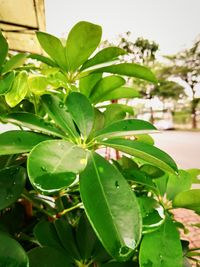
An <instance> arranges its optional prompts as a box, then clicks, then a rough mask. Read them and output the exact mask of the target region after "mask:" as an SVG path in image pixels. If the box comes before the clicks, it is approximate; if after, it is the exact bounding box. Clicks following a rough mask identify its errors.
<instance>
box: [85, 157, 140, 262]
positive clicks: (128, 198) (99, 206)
mask: <svg viewBox="0 0 200 267" xmlns="http://www.w3.org/2000/svg"><path fill="white" fill-rule="evenodd" d="M108 178H109V179H108ZM80 192H81V199H82V201H83V204H84V207H85V211H86V214H87V216H88V218H89V221H90V223H91V225H92V227H93V228H94V230H95V232H96V234H97V236H98V238H99V239H100V241H101V242H102V244H103V245H104V247H105V248H106V250H107V251H108V252H109V253H110V254H111V255H112V256H113V257H114V258H115V259H117V260H119V261H124V260H127V259H128V258H129V257H130V256H131V254H132V252H133V250H134V249H135V247H136V246H137V245H138V243H139V240H140V237H141V226H142V225H141V214H140V210H139V206H138V203H137V200H136V197H135V195H134V193H133V192H132V191H131V189H130V187H129V186H128V184H127V182H126V181H125V179H124V177H123V176H122V175H121V174H120V172H119V171H118V170H117V169H116V168H115V167H113V166H112V165H111V164H110V163H109V162H108V161H106V160H105V159H104V158H102V157H101V156H99V155H98V154H96V153H91V155H90V158H89V161H88V165H87V167H86V169H85V170H84V171H83V172H82V173H81V174H80ZM94 192H95V193H94ZM97 211H98V212H97ZM122 211H123V212H122Z"/></svg>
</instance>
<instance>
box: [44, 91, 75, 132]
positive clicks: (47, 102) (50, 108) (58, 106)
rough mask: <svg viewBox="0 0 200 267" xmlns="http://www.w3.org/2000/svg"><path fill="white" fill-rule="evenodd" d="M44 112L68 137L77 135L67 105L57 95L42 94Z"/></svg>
mask: <svg viewBox="0 0 200 267" xmlns="http://www.w3.org/2000/svg"><path fill="white" fill-rule="evenodd" d="M42 101H43V104H44V107H45V109H46V112H47V113H48V115H49V116H50V118H51V119H53V120H54V121H55V123H56V124H57V125H58V126H59V127H60V128H61V129H62V130H63V131H64V132H65V133H66V134H67V135H69V136H70V137H77V136H78V133H77V131H76V129H75V125H74V123H73V121H72V118H71V115H70V114H69V112H68V109H67V106H66V104H65V103H64V102H62V101H61V100H60V99H59V97H57V96H54V95H44V96H42Z"/></svg>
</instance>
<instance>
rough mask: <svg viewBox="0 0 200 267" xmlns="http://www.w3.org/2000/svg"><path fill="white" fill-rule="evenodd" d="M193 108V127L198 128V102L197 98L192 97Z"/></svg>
mask: <svg viewBox="0 0 200 267" xmlns="http://www.w3.org/2000/svg"><path fill="white" fill-rule="evenodd" d="M191 104H192V108H191V114H192V128H193V129H196V128H197V113H196V106H197V105H196V103H195V99H192V103H191Z"/></svg>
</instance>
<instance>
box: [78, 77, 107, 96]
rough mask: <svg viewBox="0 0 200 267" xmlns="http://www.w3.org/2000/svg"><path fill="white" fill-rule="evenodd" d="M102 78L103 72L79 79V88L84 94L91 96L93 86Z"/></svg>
mask: <svg viewBox="0 0 200 267" xmlns="http://www.w3.org/2000/svg"><path fill="white" fill-rule="evenodd" d="M101 78H102V74H101V73H93V74H90V75H88V76H85V77H83V78H81V79H80V81H79V90H80V92H81V93H82V94H84V95H85V96H87V97H89V96H90V94H91V91H92V89H93V87H94V86H95V85H96V84H97V82H99V81H100V80H101Z"/></svg>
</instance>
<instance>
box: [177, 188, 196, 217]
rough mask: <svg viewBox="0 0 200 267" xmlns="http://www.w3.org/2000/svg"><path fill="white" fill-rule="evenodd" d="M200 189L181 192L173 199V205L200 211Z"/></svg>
mask: <svg viewBox="0 0 200 267" xmlns="http://www.w3.org/2000/svg"><path fill="white" fill-rule="evenodd" d="M199 196H200V189H191V190H188V191H184V192H180V193H179V194H178V195H176V197H175V198H174V200H173V207H176V208H185V209H191V210H194V211H197V212H200V197H199Z"/></svg>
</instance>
